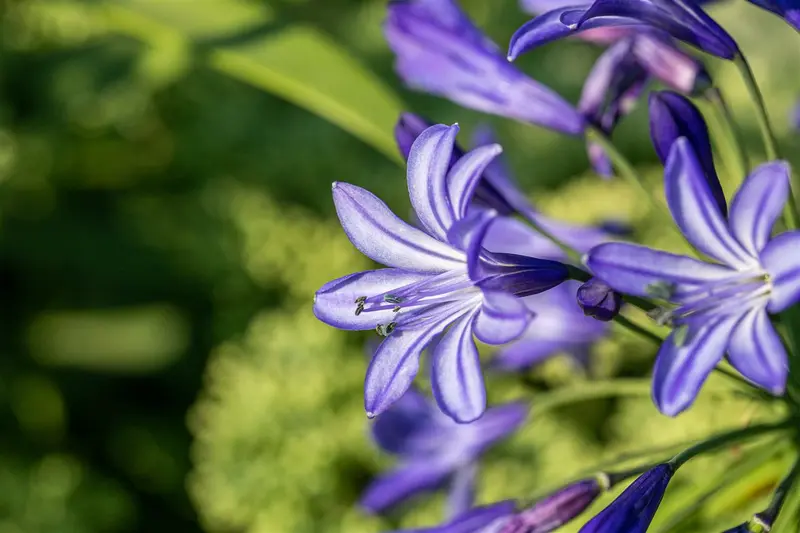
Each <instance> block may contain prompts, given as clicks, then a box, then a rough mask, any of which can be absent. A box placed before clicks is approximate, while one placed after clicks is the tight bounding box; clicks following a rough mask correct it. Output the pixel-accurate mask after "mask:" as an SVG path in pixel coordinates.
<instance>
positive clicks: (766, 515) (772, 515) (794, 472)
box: [756, 460, 800, 526]
mask: <svg viewBox="0 0 800 533" xmlns="http://www.w3.org/2000/svg"><path fill="white" fill-rule="evenodd" d="M798 475H800V460H795V462H794V465H793V466H792V469H791V470H790V471H789V474H788V475H787V476H786V477H785V478H783V480H782V481H781V482H780V484H779V485H778V487H777V488H776V489H775V493H774V494H773V495H772V501H770V502H769V507H767V509H766V510H765V511H764V512H762V513H758V515H756V516H757V517H758V518H760V519H761V520H763V521H766V522H768V524H769V526H772V524H774V523H775V520H776V519H777V518H778V515H779V514H780V512H781V509H782V508H783V504H784V503H785V502H786V496H788V495H789V491H790V490H791V489H792V487H793V486H794V484H795V483H796V482H797V476H798Z"/></svg>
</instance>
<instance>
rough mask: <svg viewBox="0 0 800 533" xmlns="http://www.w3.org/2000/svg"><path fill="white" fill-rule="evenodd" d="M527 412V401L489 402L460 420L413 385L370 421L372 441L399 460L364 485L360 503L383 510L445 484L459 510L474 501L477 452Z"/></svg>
mask: <svg viewBox="0 0 800 533" xmlns="http://www.w3.org/2000/svg"><path fill="white" fill-rule="evenodd" d="M527 413H528V408H527V406H525V405H523V404H520V403H508V404H504V405H499V406H496V407H490V408H489V409H488V410H487V411H486V413H484V415H483V416H482V417H481V418H479V419H478V420H476V421H475V422H472V423H471V424H458V423H456V422H454V421H453V420H452V419H450V418H448V417H446V416H444V415H443V414H442V413H441V411H439V409H438V408H437V407H436V406H435V405H432V403H431V402H430V401H428V400H427V399H426V398H425V397H424V396H423V395H422V394H421V393H420V392H419V391H417V390H416V389H414V388H413V387H412V388H411V389H409V391H408V392H406V393H405V395H404V396H403V397H402V398H400V399H399V400H398V401H397V402H395V404H394V405H392V407H390V408H389V409H388V410H387V411H386V412H384V413H383V414H382V415H380V416H379V417H378V418H377V419H376V420H375V424H374V425H373V426H372V434H373V437H374V439H375V442H376V443H377V444H378V445H379V446H380V447H381V448H382V449H383V450H385V451H387V452H389V453H392V454H395V455H397V456H398V458H399V459H400V461H399V464H398V465H397V466H396V467H395V468H394V469H393V470H391V471H389V472H387V473H385V474H383V475H381V476H380V477H378V478H377V479H376V480H375V481H373V482H372V483H371V484H370V485H369V486H368V487H367V489H366V491H365V492H364V494H363V495H362V497H361V506H362V507H364V508H365V509H367V510H369V511H371V512H382V511H384V510H385V509H387V508H388V507H391V506H393V505H395V504H397V503H400V502H402V501H404V500H406V499H408V498H410V497H411V496H413V495H415V494H418V493H420V492H425V491H429V490H432V489H435V488H438V487H439V486H441V485H443V484H448V485H449V489H450V498H449V502H448V503H449V506H448V507H449V509H448V514H449V515H450V516H451V517H455V516H459V515H461V514H462V513H464V512H466V511H467V510H469V509H470V508H472V505H473V503H474V502H473V499H474V498H473V496H474V488H475V487H474V484H475V475H476V471H477V466H478V461H479V460H480V457H481V455H483V453H484V452H486V451H487V450H488V449H489V448H491V447H492V446H494V445H495V444H496V443H498V442H499V441H501V440H502V439H505V438H507V437H508V436H510V435H511V434H512V433H514V431H516V430H517V429H518V428H519V426H520V425H521V424H522V423H523V422H524V421H525V417H526V416H527Z"/></svg>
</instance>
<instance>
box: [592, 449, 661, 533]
mask: <svg viewBox="0 0 800 533" xmlns="http://www.w3.org/2000/svg"><path fill="white" fill-rule="evenodd" d="M674 472H675V471H674V469H673V467H672V465H670V464H661V465H658V466H656V467H655V468H652V469H650V470H648V471H647V472H645V473H644V474H642V475H641V476H639V477H638V478H637V479H636V481H634V482H633V483H631V485H630V486H629V487H628V488H627V489H625V491H624V492H623V493H622V494H620V495H619V496H618V497H617V499H616V500H614V501H613V502H611V505H609V506H608V507H606V508H605V509H603V510H602V511H600V513H599V514H598V515H597V516H595V517H594V518H592V519H591V520H590V521H589V523H587V524H586V525H585V526H583V527H582V528H581V530H580V533H622V532H623V531H624V532H625V533H645V532H646V531H647V528H648V526H649V525H650V522H652V521H653V517H654V516H655V514H656V511H657V510H658V506H659V504H660V503H661V498H663V496H664V492H665V491H666V490H667V485H668V484H669V482H670V480H671V479H672V475H673V474H674Z"/></svg>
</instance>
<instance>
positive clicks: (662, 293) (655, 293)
mask: <svg viewBox="0 0 800 533" xmlns="http://www.w3.org/2000/svg"><path fill="white" fill-rule="evenodd" d="M645 290H646V291H647V294H648V295H650V296H652V297H653V298H658V299H659V300H670V299H671V298H672V296H673V295H674V294H675V284H674V283H670V282H668V281H655V282H653V283H651V284H649V285H648V286H647V287H645Z"/></svg>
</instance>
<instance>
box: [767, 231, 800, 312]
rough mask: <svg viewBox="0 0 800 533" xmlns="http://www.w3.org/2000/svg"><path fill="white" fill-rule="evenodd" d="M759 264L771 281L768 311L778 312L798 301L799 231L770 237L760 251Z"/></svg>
mask: <svg viewBox="0 0 800 533" xmlns="http://www.w3.org/2000/svg"><path fill="white" fill-rule="evenodd" d="M761 264H762V265H763V267H764V268H765V269H766V270H767V272H769V275H770V281H771V282H772V294H771V295H770V299H769V305H768V306H767V310H768V311H769V312H770V313H780V312H781V311H783V310H784V309H786V308H787V307H790V306H792V305H794V304H795V303H797V302H798V301H800V231H788V232H786V233H782V234H780V235H778V236H777V237H775V238H774V239H772V240H771V241H770V242H769V243H768V244H767V246H766V248H764V250H763V251H762V252H761Z"/></svg>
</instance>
